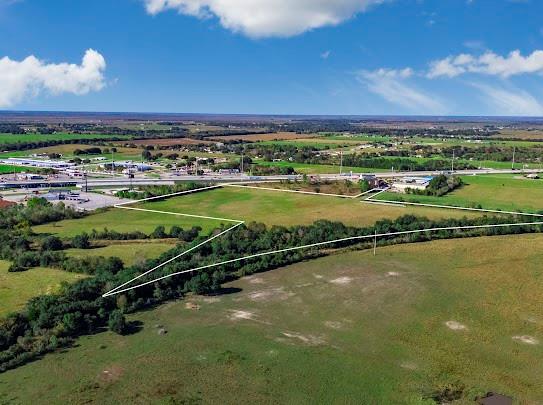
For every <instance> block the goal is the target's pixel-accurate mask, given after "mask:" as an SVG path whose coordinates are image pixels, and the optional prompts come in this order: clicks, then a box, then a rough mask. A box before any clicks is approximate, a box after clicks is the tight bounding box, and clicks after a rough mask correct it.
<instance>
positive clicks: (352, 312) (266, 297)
mask: <svg viewBox="0 0 543 405" xmlns="http://www.w3.org/2000/svg"><path fill="white" fill-rule="evenodd" d="M429 253H431V254H429ZM542 260H543V237H542V236H541V235H520V236H504V237H483V238H472V239H458V240H447V241H434V242H428V243H418V244H411V245H397V246H390V247H382V248H378V249H377V255H376V256H373V254H372V253H371V252H370V251H359V252H350V253H344V254H340V255H334V256H329V257H325V258H321V259H317V260H312V261H308V262H303V263H299V264H295V265H292V266H288V267H284V268H281V269H277V270H272V271H269V272H266V273H261V274H257V275H253V276H251V277H247V278H244V279H241V280H238V281H235V282H232V283H229V284H228V285H226V287H228V291H229V292H230V293H229V294H225V295H221V296H214V297H199V296H194V297H187V298H186V299H185V300H182V301H178V302H171V303H168V304H166V305H163V306H160V307H158V308H157V309H154V310H152V311H146V312H144V313H140V314H137V315H134V316H132V318H131V319H132V320H137V321H139V322H142V323H143V327H142V330H141V331H140V332H138V333H136V334H133V335H129V336H124V337H122V336H119V335H115V334H113V333H111V332H107V333H101V334H98V335H94V336H87V337H84V338H81V339H79V340H78V345H77V347H74V348H70V349H69V350H65V351H61V352H57V353H54V354H50V355H46V356H45V357H44V358H43V359H42V360H40V361H37V362H34V363H30V364H27V365H25V366H22V367H20V368H18V369H16V370H12V371H8V372H6V373H5V374H4V375H2V382H1V383H0V393H2V397H3V398H4V399H6V400H7V401H8V402H10V403H32V402H36V401H39V402H47V403H60V398H62V402H63V403H67V402H68V403H83V402H88V401H91V400H92V401H95V402H99V403H119V402H133V403H149V402H159V403H198V402H203V403H225V404H235V403H239V401H240V398H243V402H247V403H301V404H304V403H310V402H309V401H310V400H309V398H311V403H334V402H335V400H337V398H342V399H343V402H344V403H427V404H430V403H434V402H433V401H431V400H426V401H425V400H424V398H427V397H429V396H431V395H432V394H433V393H434V392H436V391H442V390H443V389H444V388H445V387H447V386H452V387H453V388H458V389H459V390H460V392H461V395H462V399H463V402H461V403H473V402H472V401H473V399H474V398H475V396H476V395H481V394H484V393H486V392H488V391H496V392H500V393H503V394H506V395H510V396H512V397H514V399H515V401H516V402H518V403H538V402H539V400H540V399H541V398H542V397H543V386H542V385H541V384H540V380H539V378H540V376H541V375H542V373H543V363H542V362H541V361H539V359H540V358H541V356H542V355H543V345H542V344H541V341H542V340H543V318H542V316H541V313H540V312H541V311H540V308H541V306H542V305H543V287H542V284H541V276H542V274H541V271H540V270H541V266H540V264H541V261H542ZM157 325H159V326H158V327H157ZM158 328H164V329H165V330H166V331H167V333H166V334H159V333H158ZM81 364H85V367H81ZM29 381H32V383H31V384H29ZM135 387H137V390H136V389H134V388H135Z"/></svg>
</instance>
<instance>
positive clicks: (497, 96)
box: [471, 83, 543, 117]
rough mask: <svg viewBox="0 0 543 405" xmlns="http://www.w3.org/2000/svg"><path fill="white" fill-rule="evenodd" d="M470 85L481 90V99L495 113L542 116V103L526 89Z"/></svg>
mask: <svg viewBox="0 0 543 405" xmlns="http://www.w3.org/2000/svg"><path fill="white" fill-rule="evenodd" d="M471 85H472V86H473V87H475V88H477V89H479V90H481V91H482V93H483V101H484V102H485V103H487V104H488V105H490V106H491V107H492V108H493V110H494V113H495V115H523V116H532V117H533V116H543V105H542V104H541V103H540V102H539V101H538V100H537V99H536V98H535V97H534V96H532V95H531V94H530V93H528V92H527V91H524V90H520V89H512V90H510V89H504V88H501V87H493V86H489V85H486V84H480V83H471Z"/></svg>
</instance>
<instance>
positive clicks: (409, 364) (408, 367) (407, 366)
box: [400, 361, 418, 370]
mask: <svg viewBox="0 0 543 405" xmlns="http://www.w3.org/2000/svg"><path fill="white" fill-rule="evenodd" d="M400 367H401V368H404V369H406V370H416V369H417V368H418V366H417V365H416V364H415V363H412V362H410V361H404V362H402V363H400Z"/></svg>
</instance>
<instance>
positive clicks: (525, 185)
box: [375, 175, 543, 212]
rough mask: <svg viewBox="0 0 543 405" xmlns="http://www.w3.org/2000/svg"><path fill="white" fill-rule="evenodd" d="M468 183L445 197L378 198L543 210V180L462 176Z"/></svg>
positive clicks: (381, 197) (391, 195)
mask: <svg viewBox="0 0 543 405" xmlns="http://www.w3.org/2000/svg"><path fill="white" fill-rule="evenodd" d="M462 179H463V181H464V183H465V185H464V186H462V187H461V188H459V189H457V190H454V191H453V192H451V193H448V194H446V195H444V196H442V197H431V196H420V195H411V194H398V193H390V192H387V193H382V194H379V195H378V196H377V197H375V199H376V200H393V201H401V200H403V201H410V202H419V203H426V204H440V205H453V206H458V207H468V208H473V207H477V206H479V205H480V206H481V207H482V208H485V209H493V210H506V211H525V212H538V211H541V210H543V181H542V180H528V179H525V178H523V177H520V176H515V175H485V176H463V177H462Z"/></svg>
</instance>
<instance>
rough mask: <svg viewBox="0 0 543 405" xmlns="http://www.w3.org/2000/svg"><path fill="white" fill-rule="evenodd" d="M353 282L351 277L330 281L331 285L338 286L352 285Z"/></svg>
mask: <svg viewBox="0 0 543 405" xmlns="http://www.w3.org/2000/svg"><path fill="white" fill-rule="evenodd" d="M352 281H353V279H352V278H351V277H339V278H335V279H333V280H330V282H331V283H333V284H337V285H347V284H351V282H352Z"/></svg>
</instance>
